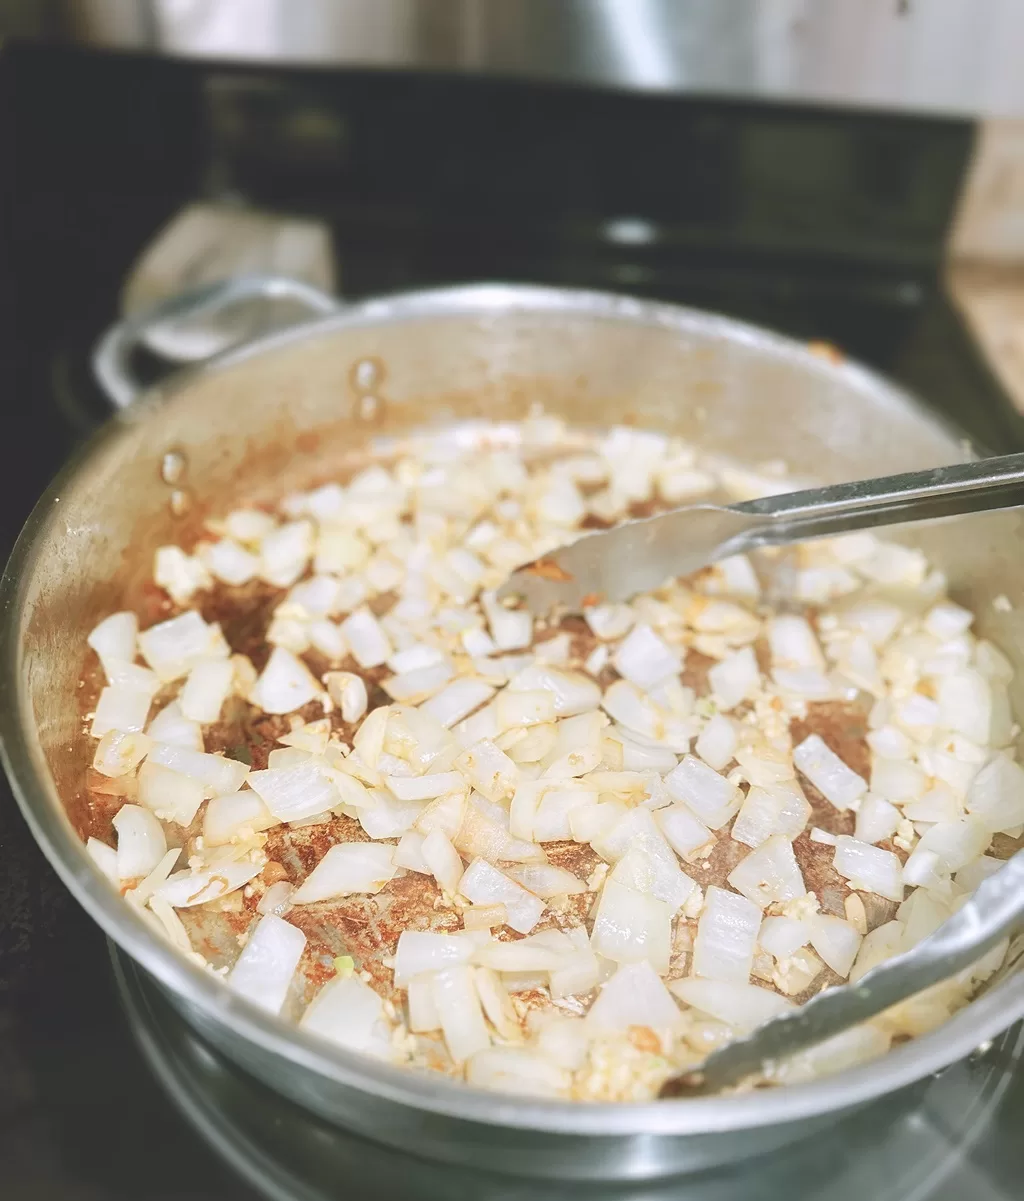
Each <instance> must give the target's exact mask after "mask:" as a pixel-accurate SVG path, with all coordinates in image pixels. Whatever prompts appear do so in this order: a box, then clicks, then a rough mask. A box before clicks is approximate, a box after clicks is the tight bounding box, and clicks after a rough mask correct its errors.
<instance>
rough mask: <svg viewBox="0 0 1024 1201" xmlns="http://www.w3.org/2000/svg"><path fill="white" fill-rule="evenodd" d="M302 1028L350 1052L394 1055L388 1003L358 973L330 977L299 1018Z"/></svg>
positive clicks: (391, 1056) (390, 1057) (388, 1057)
mask: <svg viewBox="0 0 1024 1201" xmlns="http://www.w3.org/2000/svg"><path fill="white" fill-rule="evenodd" d="M299 1027H300V1029H302V1030H305V1031H306V1032H307V1033H309V1034H316V1035H318V1036H319V1037H320V1038H326V1039H329V1040H330V1041H331V1042H333V1043H337V1044H338V1046H340V1047H347V1048H348V1049H349V1050H350V1051H362V1052H363V1053H364V1054H366V1055H376V1056H378V1057H379V1058H381V1059H392V1058H393V1057H394V1051H393V1049H392V1045H391V1025H390V1023H389V1021H388V1019H387V1017H386V1016H385V1013H384V1002H383V1001H382V1000H381V999H380V997H379V996H378V995H377V994H376V993H375V992H374V990H373V989H372V988H371V987H370V986H369V985H368V984H365V983H364V982H363V981H362V980H360V979H359V977H358V976H335V977H334V978H333V979H332V980H328V981H327V983H326V984H325V985H324V986H323V988H321V989H320V991H319V992H318V993H317V994H316V996H315V997H314V998H313V1000H312V1001H311V1002H310V1003H309V1006H308V1007H307V1008H306V1011H305V1012H304V1013H303V1015H302V1017H301V1018H300V1019H299Z"/></svg>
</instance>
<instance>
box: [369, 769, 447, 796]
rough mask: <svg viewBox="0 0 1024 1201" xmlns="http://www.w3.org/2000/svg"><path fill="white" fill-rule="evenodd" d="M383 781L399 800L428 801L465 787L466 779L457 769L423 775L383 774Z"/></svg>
mask: <svg viewBox="0 0 1024 1201" xmlns="http://www.w3.org/2000/svg"><path fill="white" fill-rule="evenodd" d="M384 783H385V784H386V785H387V786H388V789H389V790H390V791H391V792H393V793H394V794H395V796H396V797H398V799H399V800H400V801H429V800H432V799H433V798H434V797H439V796H447V795H448V793H450V792H458V791H459V790H460V789H463V788H465V787H466V781H465V780H464V779H463V777H462V776H461V775H460V773H459V772H457V771H445V772H437V773H435V774H428V775H425V776H385V777H384Z"/></svg>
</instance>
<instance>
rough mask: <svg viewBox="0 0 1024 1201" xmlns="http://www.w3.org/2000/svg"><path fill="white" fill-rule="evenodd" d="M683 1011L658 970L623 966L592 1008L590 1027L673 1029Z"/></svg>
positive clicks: (588, 1018) (644, 965) (641, 964)
mask: <svg viewBox="0 0 1024 1201" xmlns="http://www.w3.org/2000/svg"><path fill="white" fill-rule="evenodd" d="M680 1018H681V1011H680V1009H679V1006H678V1005H677V1004H676V1002H675V1001H674V1000H673V999H672V994H671V993H670V992H669V991H668V989H667V988H666V987H665V985H664V982H663V981H662V980H661V978H660V977H659V975H658V973H657V971H656V970H655V968H654V967H652V966H651V964H649V963H646V962H643V961H641V962H639V963H623V964H622V965H621V966H620V967H619V970H618V971H617V972H616V973H615V975H614V976H612V978H611V979H610V980H608V981H607V983H605V984H604V985H603V986H602V988H601V991H600V993H598V996H597V1000H595V1001H594V1003H593V1005H591V1007H590V1010H589V1012H588V1013H587V1016H586V1018H585V1019H584V1020H585V1021H586V1023H587V1025H588V1026H589V1027H590V1028H592V1029H597V1030H623V1031H626V1030H628V1029H629V1028H630V1026H646V1027H647V1028H648V1029H650V1030H655V1031H657V1030H671V1029H672V1028H673V1027H675V1026H676V1025H677V1024H678V1023H679V1021H680Z"/></svg>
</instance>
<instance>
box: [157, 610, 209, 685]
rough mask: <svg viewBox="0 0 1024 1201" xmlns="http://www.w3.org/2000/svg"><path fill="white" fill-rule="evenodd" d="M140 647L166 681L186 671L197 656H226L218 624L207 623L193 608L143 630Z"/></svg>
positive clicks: (192, 665)
mask: <svg viewBox="0 0 1024 1201" xmlns="http://www.w3.org/2000/svg"><path fill="white" fill-rule="evenodd" d="M139 650H140V651H141V652H142V657H143V658H144V659H145V660H146V662H147V663H148V664H149V666H150V667H151V668H152V669H153V670H154V671H155V672H156V674H157V675H158V676H159V677H160V679H161V680H163V681H164V682H165V683H169V682H170V681H172V680H178V679H180V678H181V677H182V676H184V675H188V673H189V672H190V671H191V670H192V668H193V667H194V666H195V664H196V663H198V662H199V660H200V659H209V658H228V656H229V648H228V645H227V643H226V642H225V641H224V635H223V634H222V633H221V630H220V626H218V625H208V624H207V623H206V622H205V621H204V620H203V618H202V617H201V616H200V614H199V613H197V612H196V611H195V610H194V609H189V610H188V612H187V613H182V614H180V615H179V616H178V617H172V618H170V619H169V620H167V621H161V622H159V623H158V624H157V625H154V626H150V627H149V629H148V630H143V631H142V633H141V634H139Z"/></svg>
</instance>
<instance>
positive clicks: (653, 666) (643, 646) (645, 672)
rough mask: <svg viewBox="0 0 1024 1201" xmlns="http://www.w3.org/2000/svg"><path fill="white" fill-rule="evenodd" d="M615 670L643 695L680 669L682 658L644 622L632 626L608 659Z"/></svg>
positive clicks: (676, 673) (675, 674)
mask: <svg viewBox="0 0 1024 1201" xmlns="http://www.w3.org/2000/svg"><path fill="white" fill-rule="evenodd" d="M612 664H613V665H614V667H615V670H616V671H617V672H618V673H619V675H620V676H622V677H623V678H624V679H626V680H629V681H630V683H631V684H635V685H636V686H637V688H639V689H641V690H642V691H644V692H649V691H650V690H651V689H652V688H654V687H656V686H657V685H658V684H661V683H662V682H663V681H664V680H666V679H668V678H669V677H671V676H678V675H679V672H680V671H681V670H682V666H683V660H682V656H681V655H680V654H679V653H678V652H677V651H675V650H673V649H672V648H671V647H670V646H669V645H668V644H667V643H666V642H664V641H663V640H662V639H661V638H659V637H658V635H657V634H655V632H654V631H653V630H652V629H651V627H650V626H649V625H647V624H646V623H641V624H639V625H635V626H634V627H633V628H632V630H630V632H629V633H628V634H627V635H626V637H625V638H624V639H623V640H622V642H620V643H619V646H618V648H617V650H616V651H615V654H614V655H613V656H612Z"/></svg>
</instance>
